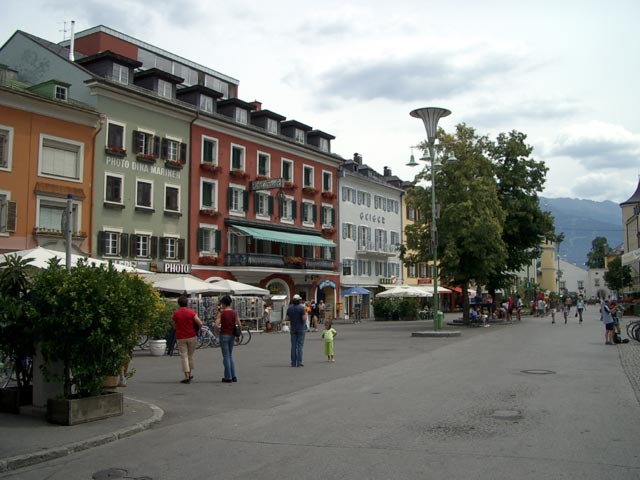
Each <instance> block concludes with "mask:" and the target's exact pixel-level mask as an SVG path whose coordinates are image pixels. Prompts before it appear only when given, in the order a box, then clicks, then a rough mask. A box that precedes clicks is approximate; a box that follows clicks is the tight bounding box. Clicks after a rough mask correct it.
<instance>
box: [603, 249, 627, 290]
mask: <svg viewBox="0 0 640 480" xmlns="http://www.w3.org/2000/svg"><path fill="white" fill-rule="evenodd" d="M604 281H605V283H606V284H607V287H609V289H611V290H614V291H616V292H620V291H621V290H623V289H624V288H627V287H631V286H633V276H632V275H631V267H629V265H622V257H616V258H614V259H613V260H611V261H610V262H609V264H608V265H607V271H606V272H604Z"/></svg>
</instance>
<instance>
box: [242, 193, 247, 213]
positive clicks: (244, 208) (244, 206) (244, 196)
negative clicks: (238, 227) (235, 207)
mask: <svg viewBox="0 0 640 480" xmlns="http://www.w3.org/2000/svg"><path fill="white" fill-rule="evenodd" d="M242 210H243V211H245V212H248V211H249V192H248V191H247V190H244V191H243V192H242Z"/></svg>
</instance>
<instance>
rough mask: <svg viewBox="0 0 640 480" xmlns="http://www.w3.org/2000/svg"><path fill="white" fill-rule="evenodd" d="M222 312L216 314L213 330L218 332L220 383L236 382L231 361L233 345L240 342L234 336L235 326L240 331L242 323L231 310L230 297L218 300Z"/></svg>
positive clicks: (226, 296) (234, 366)
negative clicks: (222, 374) (221, 374)
mask: <svg viewBox="0 0 640 480" xmlns="http://www.w3.org/2000/svg"><path fill="white" fill-rule="evenodd" d="M220 305H221V306H222V310H220V311H219V312H218V316H217V317H216V321H215V322H214V324H213V328H214V329H217V330H218V331H219V332H220V350H221V351H222V365H223V367H224V377H222V383H231V382H237V381H238V377H236V365H235V362H234V361H233V345H234V343H237V342H239V341H240V337H236V336H235V331H236V325H238V327H239V328H240V329H242V322H240V317H238V313H237V312H236V311H235V310H234V309H233V308H231V297H230V296H229V295H225V296H224V297H222V298H221V299H220Z"/></svg>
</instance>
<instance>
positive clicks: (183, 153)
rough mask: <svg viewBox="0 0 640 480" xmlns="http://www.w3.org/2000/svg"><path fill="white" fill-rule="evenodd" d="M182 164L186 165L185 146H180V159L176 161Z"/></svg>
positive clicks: (182, 144) (183, 144) (184, 144)
mask: <svg viewBox="0 0 640 480" xmlns="http://www.w3.org/2000/svg"><path fill="white" fill-rule="evenodd" d="M178 160H179V161H181V162H182V163H187V144H186V143H181V144H180V158H179V159H178Z"/></svg>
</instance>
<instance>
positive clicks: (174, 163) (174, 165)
mask: <svg viewBox="0 0 640 480" xmlns="http://www.w3.org/2000/svg"><path fill="white" fill-rule="evenodd" d="M164 166H165V167H167V168H177V169H181V168H182V167H183V166H184V162H180V161H177V160H165V162H164Z"/></svg>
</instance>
